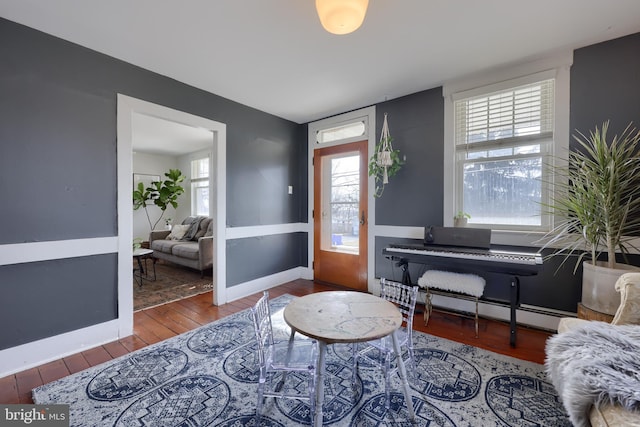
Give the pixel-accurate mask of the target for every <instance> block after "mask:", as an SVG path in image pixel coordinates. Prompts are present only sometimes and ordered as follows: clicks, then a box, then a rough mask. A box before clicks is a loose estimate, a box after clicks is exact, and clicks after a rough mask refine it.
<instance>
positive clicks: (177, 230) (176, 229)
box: [167, 224, 190, 240]
mask: <svg viewBox="0 0 640 427" xmlns="http://www.w3.org/2000/svg"><path fill="white" fill-rule="evenodd" d="M189 227H190V224H186V225H174V226H173V227H172V228H171V233H169V235H168V236H167V240H180V239H182V238H183V237H184V235H185V234H186V232H187V231H189Z"/></svg>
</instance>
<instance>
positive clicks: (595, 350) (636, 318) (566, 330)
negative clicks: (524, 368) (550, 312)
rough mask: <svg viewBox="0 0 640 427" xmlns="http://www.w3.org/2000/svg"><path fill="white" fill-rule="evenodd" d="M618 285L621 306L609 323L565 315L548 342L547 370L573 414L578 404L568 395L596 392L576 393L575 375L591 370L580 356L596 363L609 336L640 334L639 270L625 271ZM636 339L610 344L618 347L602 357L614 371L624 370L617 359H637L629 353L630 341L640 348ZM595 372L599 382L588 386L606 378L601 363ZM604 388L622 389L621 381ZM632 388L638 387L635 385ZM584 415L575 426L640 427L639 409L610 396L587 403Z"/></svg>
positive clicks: (633, 354) (609, 347)
mask: <svg viewBox="0 0 640 427" xmlns="http://www.w3.org/2000/svg"><path fill="white" fill-rule="evenodd" d="M615 288H616V291H618V292H620V306H619V307H618V310H617V311H616V314H615V316H614V318H613V320H612V321H611V324H610V325H609V324H607V323H605V322H598V321H590V320H585V319H576V318H570V317H566V318H562V319H560V323H559V324H558V335H555V336H553V337H551V338H550V339H549V340H548V342H547V348H546V353H547V359H546V367H547V373H548V374H549V376H550V379H551V381H552V382H553V384H554V386H555V388H556V389H557V390H558V391H559V394H560V398H561V399H562V400H563V404H564V406H565V408H567V411H568V412H569V413H570V414H571V408H572V407H573V408H575V407H576V402H572V401H568V400H571V399H570V398H568V396H576V395H577V396H578V397H581V398H582V397H583V396H584V395H589V394H594V395H595V393H596V392H595V391H594V390H588V389H582V390H579V391H577V393H576V390H575V385H576V382H575V377H576V375H578V374H579V373H581V372H583V371H585V370H586V371H589V366H588V365H586V367H585V364H584V362H583V361H581V360H579V359H583V357H582V356H584V355H585V354H586V355H588V356H589V358H590V359H591V361H587V363H595V361H597V360H598V358H599V357H601V355H602V352H601V351H600V350H599V349H600V347H601V345H600V342H603V341H609V339H608V336H612V335H614V334H615V335H617V332H618V330H619V331H620V332H622V331H623V330H624V331H625V333H626V336H625V337H629V336H631V337H633V336H635V335H638V334H640V273H625V274H623V275H622V276H620V278H619V279H618V280H617V281H616V284H615ZM618 327H619V328H618ZM599 332H604V336H603V335H601V334H600V335H599ZM630 333H631V335H630ZM580 340H582V342H581V341H580ZM637 341H640V340H635V339H632V340H631V341H625V342H626V343H627V344H625V345H621V346H618V347H616V346H615V345H608V346H606V348H607V349H611V348H612V347H614V348H616V350H613V351H611V352H609V354H608V355H607V354H605V355H604V357H603V358H604V359H605V360H609V361H611V362H610V363H611V364H612V365H614V366H613V368H614V370H616V371H622V372H623V371H624V367H623V366H621V365H622V364H618V363H619V362H617V361H618V360H619V359H623V357H625V356H626V357H629V358H631V359H632V360H635V359H636V358H637V355H636V354H635V352H632V353H631V354H629V352H630V351H631V349H630V345H629V343H633V345H634V346H637V347H640V342H637ZM576 343H578V344H576ZM562 348H564V354H563V353H562ZM618 349H619V350H618ZM614 353H615V354H614ZM583 360H584V359H583ZM613 361H616V362H613ZM593 372H599V374H598V375H597V376H599V377H600V383H598V382H596V383H592V382H590V381H589V385H597V386H602V384H601V383H602V381H603V378H606V377H605V375H604V374H605V372H604V371H601V369H600V367H599V365H598V367H597V369H594V370H593ZM563 377H564V378H563ZM636 379H637V378H636ZM586 388H588V387H586ZM604 388H608V389H610V390H612V392H613V393H616V392H619V391H621V390H622V387H621V386H620V383H617V384H612V383H608V384H605V386H604ZM632 388H633V389H636V387H635V386H633V385H632ZM563 397H564V399H563ZM583 414H584V415H581V414H578V415H579V416H581V417H584V418H587V420H584V421H585V422H575V420H572V421H573V422H574V424H575V425H588V424H587V423H590V424H591V426H593V427H612V426H616V427H626V426H629V427H631V426H640V411H633V410H628V409H625V408H624V407H622V405H621V404H620V403H619V402H611V401H609V400H608V399H603V403H601V404H600V405H598V404H592V405H588V406H587V407H586V412H583Z"/></svg>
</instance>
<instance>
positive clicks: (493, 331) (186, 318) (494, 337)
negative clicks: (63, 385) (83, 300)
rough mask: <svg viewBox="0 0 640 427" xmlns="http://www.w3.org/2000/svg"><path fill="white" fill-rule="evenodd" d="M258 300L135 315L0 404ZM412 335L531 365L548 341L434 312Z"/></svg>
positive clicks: (2, 386)
mask: <svg viewBox="0 0 640 427" xmlns="http://www.w3.org/2000/svg"><path fill="white" fill-rule="evenodd" d="M336 289H340V288H339V287H334V286H330V285H323V284H318V283H314V282H312V281H308V280H295V281H293V282H289V283H285V284H283V285H280V286H278V287H275V288H272V289H271V290H270V291H269V295H270V297H271V298H275V297H277V296H280V295H283V294H287V293H288V294H291V295H295V296H302V295H306V294H309V293H313V292H321V291H327V290H336ZM260 295H261V293H257V294H254V295H251V296H248V297H246V298H243V299H241V300H238V301H234V302H231V303H228V304H225V305H222V306H214V305H212V304H211V294H210V293H206V294H201V295H197V296H194V297H190V298H187V299H185V300H182V301H177V302H173V303H169V304H166V305H162V306H159V307H155V308H150V309H147V310H143V311H139V312H136V313H134V328H133V329H134V335H132V336H130V337H127V338H123V339H121V340H118V341H115V342H112V343H109V344H105V345H103V346H100V347H96V348H93V349H90V350H86V351H83V352H81V353H77V354H74V355H72V356H68V357H65V358H63V359H59V360H56V361H53V362H50V363H46V364H44V365H41V366H38V367H35V368H32V369H28V370H26V371H22V372H18V373H17V374H15V375H10V376H7V377H4V378H0V403H5V404H6V403H33V401H32V400H31V389H33V388H34V387H37V386H40V385H42V384H46V383H48V382H51V381H55V380H57V379H59V378H62V377H65V376H67V375H70V374H73V373H76V372H79V371H82V370H84V369H87V368H89V367H91V366H95V365H98V364H100V363H103V362H106V361H108V360H111V359H114V358H116V357H119V356H122V355H124V354H127V353H130V352H132V351H135V350H138V349H141V348H143V347H146V346H148V345H150V344H154V343H157V342H159V341H162V340H165V339H167V338H171V337H174V336H176V335H179V334H181V333H184V332H187V331H190V330H192V329H194V328H197V327H199V326H202V325H205V324H207V323H209V322H212V321H214V320H217V319H220V318H222V317H225V316H228V315H230V314H233V313H236V312H238V311H241V310H244V309H246V308H249V307H251V306H252V305H253V304H255V302H257V301H258V298H259V297H260ZM414 330H418V331H421V332H427V333H429V334H432V335H436V336H439V337H443V338H447V339H450V340H453V341H458V342H462V343H465V344H469V345H473V346H476V347H481V348H484V349H487V350H491V351H494V352H496V353H501V354H506V355H508V356H512V357H516V358H518V359H523V360H528V361H531V362H536V363H543V362H544V346H545V342H546V339H547V338H548V337H549V333H548V332H544V331H539V330H536V329H530V328H524V327H519V328H518V343H517V347H516V348H512V347H511V346H510V345H509V325H508V323H506V322H499V321H493V320H487V319H482V318H481V319H480V334H479V338H475V331H474V321H473V319H472V318H465V317H461V316H457V315H454V314H447V313H443V312H439V311H434V312H433V314H432V316H431V319H430V320H429V325H428V326H426V327H425V326H424V322H423V319H422V314H417V315H416V318H415V321H414Z"/></svg>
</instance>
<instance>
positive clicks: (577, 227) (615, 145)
mask: <svg viewBox="0 0 640 427" xmlns="http://www.w3.org/2000/svg"><path fill="white" fill-rule="evenodd" d="M608 127H609V122H608V121H607V122H604V123H603V124H602V127H601V128H600V129H598V127H596V128H595V129H594V130H593V131H591V132H590V133H589V136H585V135H584V134H583V133H581V132H577V134H576V135H574V139H575V140H576V142H577V143H578V147H577V150H575V151H572V152H570V154H569V156H568V159H567V160H568V161H567V162H566V164H565V165H564V166H555V167H553V172H554V175H555V195H554V196H553V198H552V201H551V204H550V206H549V207H550V208H551V210H552V212H553V213H554V215H555V218H556V223H555V225H554V227H553V229H552V230H551V231H550V232H549V233H547V235H546V236H545V247H553V248H556V250H555V251H554V253H553V254H552V256H554V255H563V256H565V259H564V260H563V262H562V264H564V262H565V261H567V259H569V258H570V257H576V265H575V268H574V272H575V271H577V269H578V268H579V266H580V265H582V266H583V279H582V304H583V305H584V306H585V307H587V308H590V309H592V310H595V311H597V312H600V313H607V314H614V313H615V311H616V309H617V308H618V305H619V304H620V296H619V294H617V292H616V291H615V289H614V283H615V281H616V280H617V278H618V277H619V276H620V275H621V274H623V273H625V272H628V271H629V270H633V269H636V267H633V266H631V265H629V264H627V263H626V255H627V254H628V253H629V250H630V249H632V248H633V249H636V248H635V247H634V246H633V243H632V241H631V240H632V239H633V234H637V233H638V231H639V230H640V157H638V155H637V144H638V142H640V131H637V130H636V129H635V128H634V127H632V124H631V123H630V124H629V125H628V126H627V127H626V129H625V130H624V132H623V133H622V134H621V135H620V136H617V135H616V136H614V138H613V139H612V140H611V142H608V141H607V130H608ZM616 253H620V254H622V257H623V259H624V260H625V262H623V263H620V262H618V261H617V260H616ZM562 264H561V265H562Z"/></svg>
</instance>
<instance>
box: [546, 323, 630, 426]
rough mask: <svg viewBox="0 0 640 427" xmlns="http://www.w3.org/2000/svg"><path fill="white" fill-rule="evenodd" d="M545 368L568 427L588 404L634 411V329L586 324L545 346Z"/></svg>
mask: <svg viewBox="0 0 640 427" xmlns="http://www.w3.org/2000/svg"><path fill="white" fill-rule="evenodd" d="M546 353H547V360H546V361H545V365H546V368H547V374H548V375H549V377H550V379H551V382H552V383H553V385H554V387H555V388H556V390H557V391H558V395H559V396H560V399H561V400H562V403H563V405H564V407H565V409H566V410H567V413H568V414H569V418H570V420H571V422H572V423H573V424H574V426H577V427H582V426H590V422H589V411H590V409H591V406H592V405H600V404H607V403H610V404H617V405H620V406H622V407H623V408H625V409H628V410H640V326H638V325H611V324H609V323H605V322H596V321H592V322H589V323H588V324H586V325H585V326H584V327H580V328H577V329H574V330H571V331H568V332H563V333H561V334H558V335H554V336H553V337H551V338H549V340H548V341H547V347H546Z"/></svg>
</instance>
